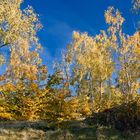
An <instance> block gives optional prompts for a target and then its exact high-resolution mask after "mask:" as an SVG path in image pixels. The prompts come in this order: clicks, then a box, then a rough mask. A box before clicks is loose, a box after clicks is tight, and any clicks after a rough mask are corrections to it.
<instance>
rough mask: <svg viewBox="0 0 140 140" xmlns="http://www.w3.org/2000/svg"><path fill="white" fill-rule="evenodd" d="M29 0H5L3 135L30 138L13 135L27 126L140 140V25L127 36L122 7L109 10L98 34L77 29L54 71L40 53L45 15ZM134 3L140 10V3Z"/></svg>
mask: <svg viewBox="0 0 140 140" xmlns="http://www.w3.org/2000/svg"><path fill="white" fill-rule="evenodd" d="M22 3H24V1H23V0H0V65H1V66H3V65H4V66H5V68H3V67H1V68H0V70H2V71H4V72H3V73H2V74H1V75H0V140H22V138H21V137H18V136H17V137H13V139H12V135H15V134H16V133H17V131H22V132H23V131H25V128H26V127H27V126H28V127H29V130H28V132H29V133H30V134H32V133H33V132H32V131H39V133H43V134H42V135H43V136H44V135H45V138H44V137H42V138H41V134H40V135H39V136H35V137H36V139H38V140H39V139H42V140H49V139H50V140H53V139H54V140H57V139H58V140H67V139H68V140H74V139H77V140H80V139H83V140H88V139H89V140H94V139H97V140H107V139H109V140H121V139H122V140H125V139H126V140H127V139H128V140H129V139H130V140H133V139H134V140H140V27H139V23H137V27H136V31H135V32H134V34H132V35H129V34H127V33H125V32H124V30H123V26H124V21H125V19H124V17H122V14H121V12H120V11H119V10H118V9H117V8H114V7H113V6H110V7H108V8H107V9H106V10H105V11H104V15H102V16H104V20H105V22H106V26H107V29H105V30H102V29H101V30H100V32H99V34H96V35H94V36H92V35H89V34H88V33H87V32H80V31H73V34H72V35H71V36H72V40H71V41H70V42H69V43H68V44H67V46H66V51H65V52H63V54H62V57H61V58H62V59H61V61H60V62H59V61H58V62H55V63H53V62H51V63H52V64H53V73H51V74H50V73H49V72H48V68H47V66H46V65H44V64H43V63H42V60H41V58H40V55H41V54H42V53H43V47H42V45H41V43H40V39H39V38H38V36H37V34H38V32H40V30H42V29H43V26H42V24H41V22H40V20H39V15H38V14H37V13H36V12H35V11H34V9H33V7H32V6H28V7H26V8H25V9H21V8H20V7H21V4H22ZM130 3H131V5H132V6H131V9H130V12H132V13H133V14H134V15H139V9H140V0H133V1H132V2H131V1H130ZM125 22H127V21H125ZM4 48H7V49H8V50H9V56H8V57H5V56H4V55H3V53H2V52H3V49H4ZM46 57H47V56H46ZM19 124H20V125H21V126H20V127H21V128H18V127H19V126H18V125H19ZM11 129H12V130H11ZM18 129H19V130H18ZM4 130H7V131H8V132H5V131H4ZM10 130H11V131H13V133H12V132H11V133H10ZM50 130H51V134H44V133H46V131H50ZM66 130H67V131H66ZM40 131H41V132H40ZM53 131H55V133H54V134H53ZM56 131H57V132H56ZM58 131H60V134H58ZM112 131H113V132H112ZM56 133H57V134H56ZM108 133H109V134H108ZM112 133H113V134H112ZM78 134H79V135H78ZM17 135H18V134H17ZM48 135H49V136H48ZM55 135H59V136H60V135H61V136H60V137H59V136H58V137H57V136H55ZM99 135H100V136H99ZM105 135H107V136H105ZM88 137H89V138H88ZM6 138H7V139H6ZM24 139H25V140H32V139H35V138H32V136H30V137H29V136H28V137H27V138H24Z"/></svg>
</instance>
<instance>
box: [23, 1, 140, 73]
mask: <svg viewBox="0 0 140 140" xmlns="http://www.w3.org/2000/svg"><path fill="white" fill-rule="evenodd" d="M27 5H30V6H32V7H33V8H34V10H35V12H36V13H37V14H39V15H40V16H39V18H40V21H41V23H42V24H43V29H42V30H41V31H40V32H39V33H38V36H39V38H40V43H41V44H42V46H43V52H42V53H41V58H42V60H43V64H46V65H47V67H48V69H49V72H51V71H52V68H51V65H52V62H53V61H59V60H60V59H61V52H62V50H65V49H66V46H67V44H68V43H69V42H70V41H71V35H72V31H73V30H76V31H80V32H88V33H89V35H95V34H97V33H99V31H100V30H103V29H106V28H107V25H106V24H105V20H104V11H105V10H106V9H107V7H108V6H114V7H115V8H118V9H119V10H120V12H121V13H122V16H123V17H124V18H125V23H124V31H125V32H126V33H128V34H132V33H133V32H134V31H135V30H136V29H135V26H136V25H135V24H134V23H137V21H138V20H140V15H135V14H133V13H132V12H131V11H130V9H131V6H132V5H131V0H24V3H23V5H22V6H23V7H26V6H27Z"/></svg>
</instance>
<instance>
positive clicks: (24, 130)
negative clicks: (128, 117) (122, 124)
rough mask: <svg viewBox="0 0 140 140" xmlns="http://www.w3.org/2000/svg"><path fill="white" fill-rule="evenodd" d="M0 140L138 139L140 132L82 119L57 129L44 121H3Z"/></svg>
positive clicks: (0, 127)
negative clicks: (122, 129)
mask: <svg viewBox="0 0 140 140" xmlns="http://www.w3.org/2000/svg"><path fill="white" fill-rule="evenodd" d="M0 140H140V132H138V131H137V132H135V133H132V132H120V131H118V130H116V129H114V128H111V127H107V126H100V125H93V126H89V125H87V124H86V123H84V122H82V121H81V122H80V121H73V122H65V123H63V125H62V127H61V128H58V129H54V128H49V127H47V123H46V122H5V123H4V122H3V123H0Z"/></svg>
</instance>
